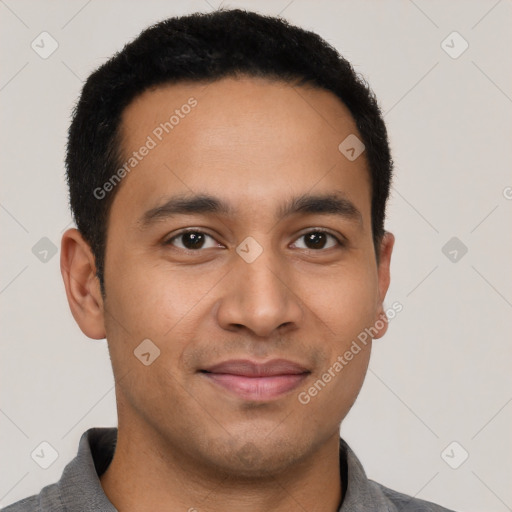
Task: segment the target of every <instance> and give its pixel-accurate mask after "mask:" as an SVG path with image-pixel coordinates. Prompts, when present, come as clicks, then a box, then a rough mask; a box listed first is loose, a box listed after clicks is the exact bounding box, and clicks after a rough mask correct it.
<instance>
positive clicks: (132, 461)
mask: <svg viewBox="0 0 512 512" xmlns="http://www.w3.org/2000/svg"><path fill="white" fill-rule="evenodd" d="M133 434H134V433H133V432H129V431H125V430H124V429H121V428H119V429H118V438H117V445H116V450H115V454H114V458H113V460H112V462H111V464H110V465H109V467H108V469H107V470H106V471H105V473H104V474H103V475H102V476H101V477H100V481H101V485H102V487H103V490H104V492H105V494H106V495H107V497H108V498H109V500H110V501H111V502H112V504H113V505H114V506H115V507H116V508H117V510H119V511H122V512H135V511H137V512H150V511H151V512H152V511H154V510H158V511H161V512H174V511H181V512H183V511H189V512H198V511H200V512H214V511H218V510H222V511H223V512H224V511H225V512H232V511H237V512H239V511H240V510H244V511H247V512H266V511H268V510H273V511H275V512H285V511H286V512H289V511H292V510H297V509H299V510H301V509H302V510H307V511H308V512H337V511H338V508H339V504H340V502H341V497H342V491H343V490H342V488H341V478H340V464H339V433H338V432H336V433H334V434H333V435H332V436H331V437H329V438H328V440H327V441H326V442H325V443H324V444H323V445H321V446H319V447H318V449H317V450H316V451H315V452H314V453H313V454H312V455H310V456H309V457H306V458H304V459H302V460H301V462H300V463H298V464H294V465H292V466H290V467H288V468H287V469H286V470H285V471H281V472H280V473H279V474H268V475H267V476H265V477H258V478H250V477H244V478H240V477H239V475H236V474H235V475H234V474H227V473H220V472H219V471H218V469H217V470H216V469H215V468H208V467H207V464H198V463H197V462H196V463H194V462H191V461H190V460H186V457H184V456H181V455H180V452H179V449H177V448H176V447H174V446H165V444H162V443H159V442H156V443H155V442H154V439H155V437H156V434H154V436H153V438H152V437H151V436H148V435H140V436H139V435H133Z"/></svg>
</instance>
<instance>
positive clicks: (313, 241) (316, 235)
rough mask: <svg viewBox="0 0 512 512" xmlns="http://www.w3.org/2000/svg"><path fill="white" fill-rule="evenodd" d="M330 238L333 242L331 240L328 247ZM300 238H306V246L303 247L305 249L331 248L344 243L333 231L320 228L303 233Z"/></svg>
mask: <svg viewBox="0 0 512 512" xmlns="http://www.w3.org/2000/svg"><path fill="white" fill-rule="evenodd" d="M329 238H330V239H331V240H333V242H331V245H330V246H328V247H326V246H325V245H326V243H327V242H328V240H329ZM300 239H304V242H305V247H302V248H303V249H311V250H315V251H317V250H322V249H330V248H332V247H336V246H343V243H342V242H341V241H340V240H339V239H338V238H337V237H335V236H334V235H332V234H331V233H328V232H327V231H323V230H319V229H316V230H314V231H310V232H309V233H305V234H303V235H301V236H300V237H299V240H300ZM299 248H301V247H299Z"/></svg>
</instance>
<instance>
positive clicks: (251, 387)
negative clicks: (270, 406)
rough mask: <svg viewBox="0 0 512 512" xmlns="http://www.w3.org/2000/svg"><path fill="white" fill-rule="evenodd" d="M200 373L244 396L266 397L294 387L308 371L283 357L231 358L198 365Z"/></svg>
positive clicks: (250, 397)
mask: <svg viewBox="0 0 512 512" xmlns="http://www.w3.org/2000/svg"><path fill="white" fill-rule="evenodd" d="M201 373H202V375H204V376H205V377H206V378H207V379H208V380H209V381H210V382H212V383H213V384H215V385H217V386H220V387H221V388H223V389H224V390H227V391H229V392H231V393H233V394H235V395H237V396H238V397H241V398H243V399H245V400H252V401H268V400H272V399H277V398H278V397H280V396H282V395H284V394H285V393H288V392H290V391H292V390H293V389H295V388H297V387H298V386H299V385H300V384H301V383H302V382H303V381H304V379H306V378H307V376H308V375H309V374H310V373H311V372H310V371H309V370H308V369H307V368H305V367H304V366H302V365H300V364H298V363H295V362H293V361H289V360H286V359H273V360H271V361H267V362H265V363H258V362H256V361H251V360H248V359H232V360H229V361H223V362H221V363H218V364H215V365H213V366H210V367H208V368H205V369H202V370H201Z"/></svg>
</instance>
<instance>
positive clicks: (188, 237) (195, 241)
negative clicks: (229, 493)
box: [165, 231, 216, 251]
mask: <svg viewBox="0 0 512 512" xmlns="http://www.w3.org/2000/svg"><path fill="white" fill-rule="evenodd" d="M208 239H211V240H213V238H212V237H211V236H210V235H208V234H206V233H203V232H202V231H185V232H182V233H179V234H178V235H175V236H173V237H172V238H170V239H169V240H167V241H166V242H165V245H173V246H175V247H178V248H179V249H186V250H189V251H194V250H198V249H204V248H208V247H205V243H206V242H207V240H208ZM175 242H181V246H180V244H179V243H175ZM210 247H216V244H211V245H210Z"/></svg>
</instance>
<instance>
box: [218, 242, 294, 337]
mask: <svg viewBox="0 0 512 512" xmlns="http://www.w3.org/2000/svg"><path fill="white" fill-rule="evenodd" d="M267 254H268V251H264V252H263V253H262V254H261V255H260V256H259V257H258V258H257V259H256V260H255V261H253V262H252V263H247V262H246V261H244V260H242V259H239V260H238V261H236V262H235V263H234V264H235V265H236V268H234V269H233V271H232V272H230V273H229V274H228V275H227V276H226V280H227V281H226V282H225V289H224V293H223V295H222V297H221V298H220V300H219V303H218V307H217V312H216V314H217V321H218V323H219V325H220V326H221V327H222V328H223V329H226V330H230V331H234V330H241V329H244V328H245V329H248V330H249V331H251V332H252V333H253V334H254V335H255V336H259V337H268V336H271V335H272V334H275V333H274V331H276V332H278V333H279V334H283V332H284V330H287V331H288V330H293V329H296V328H297V327H298V326H299V325H300V323H301V320H302V316H303V306H302V300H301V297H299V296H298V293H297V290H295V289H294V288H295V287H296V286H294V283H293V280H291V279H290V272H289V271H286V269H283V268H280V267H278V266H277V265H276V264H275V262H273V261H272V258H271V257H270V256H267Z"/></svg>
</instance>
